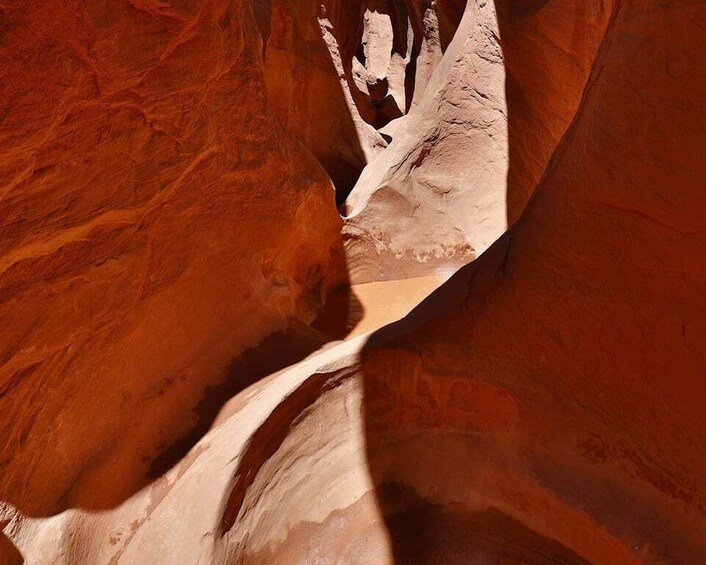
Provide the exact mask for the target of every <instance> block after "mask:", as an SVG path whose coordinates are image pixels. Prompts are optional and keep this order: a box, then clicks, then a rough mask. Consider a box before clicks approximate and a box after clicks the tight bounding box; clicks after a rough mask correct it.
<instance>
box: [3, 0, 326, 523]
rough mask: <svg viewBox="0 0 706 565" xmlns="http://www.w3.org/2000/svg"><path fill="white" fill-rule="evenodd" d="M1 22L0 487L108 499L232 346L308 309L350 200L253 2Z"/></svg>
mask: <svg viewBox="0 0 706 565" xmlns="http://www.w3.org/2000/svg"><path fill="white" fill-rule="evenodd" d="M0 26H1V29H0V32H1V33H2V43H1V44H0V50H1V51H0V59H1V60H2V63H3V64H2V71H0V72H2V80H0V90H1V93H2V94H1V98H2V100H3V103H2V104H3V108H2V118H3V121H2V129H1V130H0V177H1V178H2V179H3V180H2V189H1V192H0V198H1V199H2V200H1V204H0V205H1V206H2V217H1V219H0V222H1V227H0V252H1V253H2V255H1V258H0V319H2V320H3V324H2V328H0V352H1V353H2V367H1V368H0V404H1V406H0V412H1V413H2V414H3V417H2V421H1V423H0V438H2V441H0V446H1V447H2V452H1V456H0V457H1V458H0V463H1V464H2V475H1V476H0V498H2V499H4V500H6V501H8V502H9V503H11V504H12V505H14V506H16V507H17V508H19V509H20V510H21V511H23V512H26V513H29V514H45V513H54V512H56V511H60V510H63V509H65V508H68V507H83V508H91V509H95V508H101V507H105V506H106V505H109V504H113V503H114V502H115V501H116V500H118V499H120V497H122V496H125V495H126V494H129V493H131V492H133V491H134V489H136V488H138V487H139V486H140V485H141V484H142V481H143V480H144V475H145V473H146V471H147V470H148V468H149V466H150V461H151V460H152V458H154V457H155V456H157V455H158V453H159V451H160V449H164V448H166V447H168V446H169V445H170V443H171V442H172V441H174V439H175V438H176V437H179V435H180V434H181V433H183V432H184V430H186V429H188V427H189V426H190V421H191V416H189V414H190V411H191V409H192V408H193V407H194V405H195V404H196V403H197V402H198V399H199V398H200V396H201V394H202V391H203V389H204V387H206V386H210V385H211V384H212V383H214V382H217V381H218V380H219V379H221V378H223V375H224V374H225V370H226V367H227V365H228V363H229V362H230V360H231V359H233V358H234V357H236V356H238V355H239V354H240V353H242V351H243V349H244V348H245V347H252V346H253V345H255V344H257V342H258V341H260V340H261V339H262V338H263V337H264V336H266V335H267V334H268V333H270V332H272V331H274V330H277V329H281V328H283V327H284V326H285V324H286V321H287V319H289V318H299V319H301V320H304V321H308V320H310V319H311V317H312V314H313V312H314V310H315V308H316V307H317V304H318V303H320V301H321V298H322V296H323V294H324V293H325V289H326V285H327V278H329V273H330V272H332V271H331V268H332V261H333V260H334V259H335V256H334V255H335V253H337V251H336V246H337V245H338V243H337V242H338V239H339V232H340V219H339V217H338V216H337V214H336V212H335V208H334V197H333V189H332V187H331V185H330V184H329V183H328V181H327V179H326V177H325V175H324V174H323V173H322V172H320V169H319V168H318V167H317V166H316V164H315V162H313V161H312V160H311V159H310V158H309V157H308V156H307V154H306V152H304V151H302V150H301V149H300V148H299V147H298V146H297V145H296V143H295V142H294V141H293V140H292V139H291V138H290V137H289V136H288V135H287V134H286V133H285V132H284V130H283V129H282V128H281V127H280V126H279V125H278V123H277V120H276V119H275V118H274V117H273V116H272V113H271V111H270V109H269V107H268V105H267V102H266V96H265V81H264V76H263V70H262V58H261V57H262V56H261V44H262V43H261V39H260V35H259V31H258V29H257V26H256V25H255V22H254V19H253V16H252V14H251V11H250V8H249V7H248V6H247V5H246V4H242V3H240V2H220V1H217V2H214V1H205V0H204V1H203V2H198V3H171V4H168V3H162V2H152V1H140V2H137V1H134V2H93V3H89V4H88V5H83V4H81V3H78V2H70V3H66V2H60V1H50V2H19V3H14V4H12V5H10V6H4V7H3V8H2V20H1V21H0ZM334 252H335V253H334ZM332 253H333V255H332ZM107 482H110V486H108V485H107V484H106V483H107ZM116 497H117V498H116Z"/></svg>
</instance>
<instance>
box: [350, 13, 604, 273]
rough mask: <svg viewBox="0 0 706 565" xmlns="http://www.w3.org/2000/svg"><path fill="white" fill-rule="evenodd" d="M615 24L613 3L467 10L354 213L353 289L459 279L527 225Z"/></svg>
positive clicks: (370, 172)
mask: <svg viewBox="0 0 706 565" xmlns="http://www.w3.org/2000/svg"><path fill="white" fill-rule="evenodd" d="M496 5H497V8H496ZM609 13H610V7H609V5H608V4H607V3H603V2H585V3H580V2H548V3H547V2H509V1H503V2H497V3H496V4H494V3H492V2H485V1H479V0H476V1H471V2H468V5H467V6H466V11H465V14H464V17H463V20H462V21H461V23H460V27H459V29H458V31H457V33H456V35H455V38H454V39H453V40H452V41H451V43H450V45H449V46H448V49H447V50H446V53H445V54H444V56H443V59H442V60H441V63H440V64H439V65H438V66H434V68H435V72H434V74H433V75H432V76H431V78H430V83H429V86H428V87H426V88H425V90H424V91H423V95H422V96H417V97H415V105H414V107H413V109H412V111H411V112H410V114H409V115H408V116H406V117H405V118H404V119H402V120H400V121H399V122H400V123H399V124H396V123H395V122H393V123H392V124H390V127H391V126H393V125H394V130H388V131H390V133H391V134H392V137H393V140H392V143H391V144H390V146H389V148H388V149H386V150H385V151H384V152H382V153H381V154H380V155H379V156H378V157H377V158H376V159H375V160H374V161H372V162H371V163H370V164H369V165H368V167H367V168H366V169H365V170H364V171H363V174H362V175H361V177H360V180H359V181H358V183H357V184H356V186H355V187H354V188H353V191H352V193H351V195H350V197H349V198H348V200H347V202H346V206H345V210H346V213H347V219H346V227H345V237H346V239H347V241H346V248H347V256H348V263H349V271H350V276H351V279H352V280H353V281H357V282H364V281H368V280H381V279H382V280H384V279H389V278H393V279H394V278H400V277H409V276H421V275H427V274H431V273H434V272H447V271H449V270H452V269H455V268H458V267H460V266H461V265H463V264H465V263H467V262H468V261H470V260H472V259H474V258H475V257H477V256H478V255H480V254H481V253H482V252H483V251H485V249H487V247H488V246H489V245H490V244H491V243H492V242H493V241H495V240H496V239H497V238H498V237H499V236H500V235H501V234H502V233H503V232H504V231H505V229H506V227H507V225H508V222H509V223H510V224H511V223H513V222H514V221H515V220H516V219H517V218H518V217H519V214H520V213H521V212H522V210H523V209H524V206H525V204H526V202H527V200H528V199H529V197H530V195H531V193H532V191H533V190H534V187H535V186H536V184H537V182H538V180H539V178H540V177H541V175H542V173H543V172H544V170H545V167H546V165H547V163H548V161H549V158H550V156H551V154H552V152H553V151H554V148H555V147H556V145H557V143H558V142H559V140H560V138H561V136H562V135H563V134H564V131H565V130H566V127H567V126H568V125H569V123H570V122H571V120H572V119H573V117H574V115H575V112H576V108H577V107H578V104H579V101H580V100H581V96H582V93H583V90H584V86H585V84H586V80H587V78H588V73H589V71H590V68H591V64H592V62H593V59H594V57H595V52H596V49H597V47H598V44H599V42H600V39H601V37H602V33H603V31H604V30H605V26H606V22H607V18H608V15H609ZM417 92H419V89H417Z"/></svg>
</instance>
